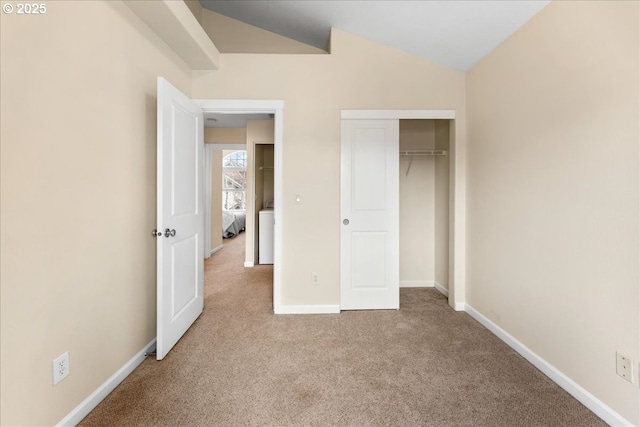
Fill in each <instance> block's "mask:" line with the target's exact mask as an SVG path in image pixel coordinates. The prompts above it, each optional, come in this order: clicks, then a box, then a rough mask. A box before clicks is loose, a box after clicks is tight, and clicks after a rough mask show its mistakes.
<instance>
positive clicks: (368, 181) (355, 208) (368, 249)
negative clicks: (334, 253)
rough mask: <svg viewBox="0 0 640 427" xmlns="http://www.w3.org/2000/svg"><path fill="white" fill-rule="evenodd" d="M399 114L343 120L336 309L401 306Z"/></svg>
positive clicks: (396, 307)
mask: <svg viewBox="0 0 640 427" xmlns="http://www.w3.org/2000/svg"><path fill="white" fill-rule="evenodd" d="M399 139H400V129H399V121H398V120H342V154H341V174H342V177H341V204H340V210H341V221H342V224H341V227H342V229H341V233H340V263H341V265H340V309H341V310H366V309H398V308H399V307H400V288H399V284H400V268H399V264H400V262H399V260H400V253H399V251H400V243H399V234H400V232H399V228H400V227H399V223H400V220H399V200H398V199H399V191H400V189H399Z"/></svg>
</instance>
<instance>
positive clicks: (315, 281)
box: [311, 273, 320, 286]
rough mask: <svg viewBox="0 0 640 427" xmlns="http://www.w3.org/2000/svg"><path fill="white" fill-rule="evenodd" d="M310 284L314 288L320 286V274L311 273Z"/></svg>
mask: <svg viewBox="0 0 640 427" xmlns="http://www.w3.org/2000/svg"><path fill="white" fill-rule="evenodd" d="M311 284H312V285H314V286H317V285H319V284H320V273H311Z"/></svg>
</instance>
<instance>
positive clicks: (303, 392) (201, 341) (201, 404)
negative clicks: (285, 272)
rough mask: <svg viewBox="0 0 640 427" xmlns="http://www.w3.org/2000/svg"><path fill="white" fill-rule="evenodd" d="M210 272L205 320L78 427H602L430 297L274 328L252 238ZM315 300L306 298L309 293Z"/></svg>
mask: <svg viewBox="0 0 640 427" xmlns="http://www.w3.org/2000/svg"><path fill="white" fill-rule="evenodd" d="M224 243H225V245H224V248H223V249H222V250H221V251H220V252H218V253H216V254H215V255H214V256H213V257H212V258H211V259H209V260H207V261H206V263H205V308H204V312H203V314H202V315H201V316H200V318H199V319H198V320H197V321H196V322H195V324H194V325H193V326H192V327H191V329H189V331H188V332H187V333H186V334H185V335H184V336H183V337H182V339H181V340H180V341H179V342H178V344H177V345H176V346H175V347H174V348H173V350H172V351H171V352H170V353H169V355H168V356H167V357H166V358H165V359H164V360H163V361H160V362H158V361H156V360H154V359H148V360H146V361H145V362H144V363H143V364H142V365H140V367H138V368H137V369H136V370H135V371H134V372H133V373H132V374H131V375H130V376H129V377H128V378H126V379H125V380H124V381H123V382H122V384H121V385H120V386H119V387H117V388H116V390H114V391H113V392H112V393H111V394H110V395H109V396H108V397H107V398H106V399H105V400H104V401H103V402H102V403H101V404H100V405H99V406H98V407H97V408H96V409H95V410H94V411H93V412H92V413H91V414H89V416H87V418H85V419H84V420H83V422H82V423H81V424H80V425H81V426H87V427H88V426H605V425H606V424H605V423H604V422H603V421H602V420H600V419H599V418H598V417H597V416H596V415H594V414H593V413H592V412H590V411H589V410H588V409H586V408H585V407H584V406H583V405H582V404H580V403H579V402H578V401H577V400H575V399H574V398H573V397H571V396H570V395H569V394H568V393H566V392H565V391H564V390H562V389H561V388H560V387H558V386H557V385H556V384H554V383H553V382H552V381H551V380H549V379H548V378H547V377H546V376H545V375H543V374H542V373H541V372H539V371H538V370H537V369H536V368H534V367H533V366H532V365H531V364H529V363H528V362H527V361H526V360H525V359H523V358H522V357H521V356H520V355H518V354H517V353H515V352H514V351H513V350H511V349H510V348H509V347H508V346H507V345H506V344H504V343H503V342H502V341H500V340H499V339H498V338H497V337H495V336H494V335H493V334H491V332H489V331H488V330H487V329H485V328H484V327H483V326H481V325H480V324H479V323H477V322H476V321H475V320H474V319H472V318H471V317H470V316H468V315H467V314H466V313H461V312H455V311H454V310H452V309H451V308H450V307H449V306H448V305H447V301H446V299H445V297H444V296H442V295H441V294H440V293H439V292H438V291H436V290H434V289H429V288H414V289H411V288H403V289H401V291H400V310H398V311H395V310H394V311H351V312H342V313H341V314H335V315H274V314H273V312H272V274H273V269H272V267H271V266H256V267H254V268H244V267H243V261H244V233H241V234H240V235H239V236H238V237H236V238H234V239H232V240H225V241H224ZM299 286H307V284H299Z"/></svg>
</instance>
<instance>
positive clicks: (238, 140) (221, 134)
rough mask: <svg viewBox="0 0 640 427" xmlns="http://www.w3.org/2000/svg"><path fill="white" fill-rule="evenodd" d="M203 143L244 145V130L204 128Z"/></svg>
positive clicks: (245, 140)
mask: <svg viewBox="0 0 640 427" xmlns="http://www.w3.org/2000/svg"><path fill="white" fill-rule="evenodd" d="M204 142H206V143H207V144H243V145H244V144H246V142H247V130H246V129H245V128H205V129H204Z"/></svg>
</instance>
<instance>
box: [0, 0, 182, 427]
mask: <svg viewBox="0 0 640 427" xmlns="http://www.w3.org/2000/svg"><path fill="white" fill-rule="evenodd" d="M47 6H48V7H47V13H46V15H43V16H39V17H27V18H26V19H25V18H24V17H21V16H19V15H16V14H11V15H7V14H1V16H0V31H1V32H0V40H1V48H0V51H1V52H2V60H1V61H0V75H1V76H2V78H1V87H0V93H1V95H2V96H1V97H0V110H1V121H2V127H1V133H0V140H1V141H2V145H1V156H0V157H1V159H0V161H1V167H0V173H1V180H0V182H1V183H0V185H1V187H0V188H1V195H2V200H1V215H2V221H1V222H0V230H1V231H0V235H1V236H2V237H1V242H2V258H1V261H0V263H1V264H0V265H1V266H0V274H1V276H0V282H1V295H0V304H1V306H0V307H1V308H0V314H1V320H0V328H1V332H0V337H1V345H0V351H1V361H2V366H1V372H0V382H1V390H0V395H1V410H0V413H1V415H0V416H1V418H0V423H1V424H2V425H7V426H9V425H10V426H15V425H54V424H56V423H57V422H59V421H60V420H61V419H62V418H63V417H65V416H66V415H67V414H68V413H69V412H70V411H71V410H72V409H74V408H75V407H76V406H77V405H78V404H79V403H80V402H82V400H84V399H85V398H86V397H87V396H89V394H91V393H92V392H93V391H94V390H96V389H97V388H98V386H100V385H101V384H102V383H103V382H104V381H106V380H107V379H108V378H109V377H110V376H111V375H113V373H114V372H116V370H118V369H119V368H120V367H122V366H123V365H124V364H125V363H126V362H127V361H128V360H130V359H131V358H132V357H133V356H134V355H135V354H136V353H138V352H139V351H140V350H142V348H143V347H144V346H145V345H146V344H147V343H149V342H150V341H151V340H152V339H153V338H154V337H155V334H156V303H155V301H156V239H155V238H154V237H152V236H151V230H152V229H154V228H156V185H155V183H156V77H157V76H159V75H161V76H164V77H166V78H167V79H168V80H169V81H171V82H172V83H173V84H174V85H176V86H177V87H178V88H179V89H180V90H182V91H183V92H184V93H186V94H190V91H191V72H190V70H189V69H188V68H187V67H186V65H185V64H184V63H183V62H182V61H181V60H180V59H178V58H177V56H176V55H175V54H174V53H173V52H171V51H170V50H169V49H168V48H167V47H166V45H165V44H163V43H162V42H161V41H160V40H159V39H158V38H157V36H156V35H155V34H154V33H152V32H151V31H150V30H149V29H148V27H146V26H145V25H143V24H142V23H141V22H140V20H139V19H138V18H137V17H136V16H135V15H133V13H132V12H131V10H130V9H129V8H128V7H126V6H124V5H123V4H122V3H121V2H118V1H109V2H102V1H90V2H89V1H86V2H84V1H83V2H73V1H70V2H50V3H47ZM67 350H68V351H69V353H70V362H71V363H70V372H71V373H70V375H69V377H67V378H66V379H64V380H63V381H62V382H61V383H59V384H58V385H56V386H52V372H51V371H52V368H51V366H52V360H53V359H54V358H55V357H57V356H58V355H60V354H62V353H63V352H64V351H67Z"/></svg>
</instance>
